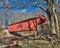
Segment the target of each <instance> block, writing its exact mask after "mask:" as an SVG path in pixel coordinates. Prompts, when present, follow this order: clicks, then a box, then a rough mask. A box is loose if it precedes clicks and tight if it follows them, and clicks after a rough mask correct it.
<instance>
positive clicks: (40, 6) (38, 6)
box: [33, 6, 47, 13]
mask: <svg viewBox="0 0 60 48" xmlns="http://www.w3.org/2000/svg"><path fill="white" fill-rule="evenodd" d="M33 7H38V8H40V9H42V10H43V11H44V12H45V13H47V12H46V10H44V9H43V8H42V7H41V6H33Z"/></svg>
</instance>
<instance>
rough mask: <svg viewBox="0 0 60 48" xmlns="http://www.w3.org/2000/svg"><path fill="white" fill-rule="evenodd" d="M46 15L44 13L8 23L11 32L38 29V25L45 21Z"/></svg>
mask: <svg viewBox="0 0 60 48" xmlns="http://www.w3.org/2000/svg"><path fill="white" fill-rule="evenodd" d="M45 21H46V17H45V16H44V15H42V16H39V17H35V18H31V19H27V20H24V21H21V22H17V23H14V24H11V25H8V31H9V32H18V31H31V30H32V31H36V30H37V25H41V24H43V23H45Z"/></svg>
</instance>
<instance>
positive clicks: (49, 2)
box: [46, 0, 56, 34]
mask: <svg viewBox="0 0 60 48" xmlns="http://www.w3.org/2000/svg"><path fill="white" fill-rule="evenodd" d="M46 2H47V15H48V18H49V21H50V27H51V28H50V29H51V32H52V34H56V31H55V24H54V15H53V10H52V9H53V8H52V5H53V0H47V1H46Z"/></svg>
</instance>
